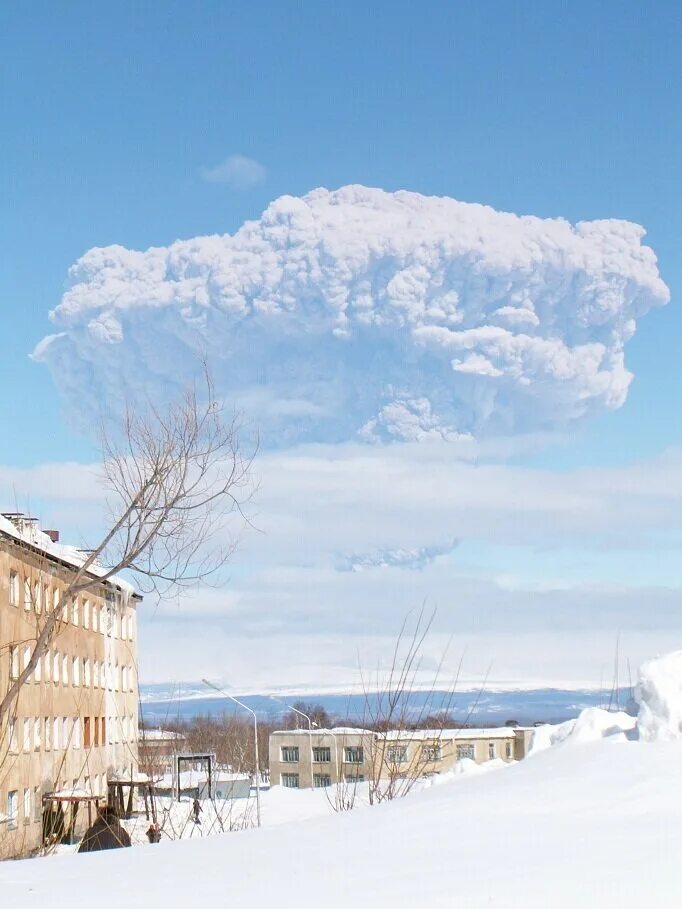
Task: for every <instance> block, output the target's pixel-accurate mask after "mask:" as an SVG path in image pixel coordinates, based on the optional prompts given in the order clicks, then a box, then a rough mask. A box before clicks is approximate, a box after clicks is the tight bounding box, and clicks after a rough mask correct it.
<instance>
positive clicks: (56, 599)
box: [52, 587, 59, 611]
mask: <svg viewBox="0 0 682 909" xmlns="http://www.w3.org/2000/svg"><path fill="white" fill-rule="evenodd" d="M58 608H59V588H58V587H55V589H54V590H53V591H52V609H53V611H56V610H57V609H58Z"/></svg>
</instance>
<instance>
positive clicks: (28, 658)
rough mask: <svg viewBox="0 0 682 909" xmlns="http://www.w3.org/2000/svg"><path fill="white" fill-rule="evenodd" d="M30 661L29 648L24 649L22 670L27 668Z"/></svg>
mask: <svg viewBox="0 0 682 909" xmlns="http://www.w3.org/2000/svg"><path fill="white" fill-rule="evenodd" d="M30 659H31V648H30V647H24V669H26V667H27V666H28V661H29V660H30Z"/></svg>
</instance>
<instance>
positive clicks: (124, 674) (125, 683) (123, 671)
mask: <svg viewBox="0 0 682 909" xmlns="http://www.w3.org/2000/svg"><path fill="white" fill-rule="evenodd" d="M127 690H128V667H127V666H124V667H123V668H122V669H121V691H127Z"/></svg>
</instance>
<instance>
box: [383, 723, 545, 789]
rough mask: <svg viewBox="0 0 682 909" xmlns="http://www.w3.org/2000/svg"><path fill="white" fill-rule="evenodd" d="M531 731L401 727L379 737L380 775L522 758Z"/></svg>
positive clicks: (441, 770) (425, 773)
mask: <svg viewBox="0 0 682 909" xmlns="http://www.w3.org/2000/svg"><path fill="white" fill-rule="evenodd" d="M530 734H532V733H530V731H529V730H528V729H525V728H521V727H511V726H495V727H493V728H489V729H475V728H469V729H401V730H399V731H388V732H386V733H385V734H382V735H380V736H377V742H376V745H375V763H376V765H377V766H378V767H380V770H379V774H378V775H379V777H380V778H386V777H389V776H392V775H394V774H396V773H400V774H404V775H405V776H410V775H419V776H428V775H429V774H434V773H444V772H445V771H448V770H452V769H453V768H454V766H455V764H456V763H457V762H458V761H462V760H471V761H475V762H476V763H477V764H483V763H485V762H486V761H494V760H501V761H506V762H510V761H518V760H521V759H522V758H524V757H525V756H526V753H527V750H528V747H529V742H530V737H529V736H530Z"/></svg>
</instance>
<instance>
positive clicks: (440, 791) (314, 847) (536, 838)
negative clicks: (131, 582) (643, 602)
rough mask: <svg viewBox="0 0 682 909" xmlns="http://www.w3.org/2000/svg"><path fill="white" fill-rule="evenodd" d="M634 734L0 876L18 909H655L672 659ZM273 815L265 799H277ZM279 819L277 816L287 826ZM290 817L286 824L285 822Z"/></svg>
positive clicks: (659, 890) (574, 726) (661, 890)
mask: <svg viewBox="0 0 682 909" xmlns="http://www.w3.org/2000/svg"><path fill="white" fill-rule="evenodd" d="M639 697H640V700H641V701H642V703H641V706H640V718H639V721H638V723H636V722H635V720H634V718H632V717H630V716H628V715H626V714H607V713H605V712H604V711H600V710H597V709H596V708H595V709H590V710H589V711H586V712H585V713H583V714H582V715H581V717H580V718H579V720H578V721H576V722H570V723H567V724H562V726H561V727H554V728H552V729H544V730H542V732H541V733H539V734H538V739H537V747H536V749H535V750H534V753H533V754H532V755H531V756H530V757H529V758H527V759H526V760H525V761H522V762H520V763H518V764H514V765H511V766H510V767H508V768H507V769H505V770H504V771H500V772H493V773H473V772H472V773H464V774H459V775H452V776H451V777H450V778H449V779H447V780H443V781H441V783H440V785H431V786H429V787H427V788H425V789H422V790H421V791H419V792H416V793H413V794H412V795H410V796H409V797H407V798H405V799H402V800H399V801H395V802H392V803H389V804H383V805H381V806H378V807H373V808H364V809H362V810H357V811H352V812H347V813H342V814H335V813H333V812H327V813H325V814H323V815H320V816H310V815H309V814H308V816H307V819H304V818H305V817H306V815H307V813H308V811H309V810H310V813H311V814H314V813H315V811H314V810H312V809H310V808H309V807H307V806H310V805H312V799H314V798H317V796H319V795H321V796H323V797H324V793H309V792H308V793H305V792H287V793H284V792H283V791H282V790H276V789H273V790H272V793H271V794H272V796H273V799H275V800H277V799H281V800H283V801H286V802H287V804H288V805H293V804H295V802H294V801H291V800H293V799H300V800H301V801H300V802H299V803H298V804H300V805H303V806H304V808H303V810H301V812H300V822H298V823H283V824H281V825H280V826H277V825H275V826H268V825H266V826H265V827H264V829H261V830H253V829H251V830H245V831H242V832H238V833H231V834H226V835H224V836H214V837H209V838H204V839H201V840H199V839H195V838H192V839H191V840H190V841H188V842H168V843H162V844H160V845H155V846H149V845H147V846H144V847H141V848H137V849H126V850H119V851H116V852H111V853H108V854H107V853H100V854H91V855H83V856H80V855H79V856H59V857H56V858H54V859H52V860H49V861H41V860H32V861H25V862H15V863H5V864H4V865H2V866H0V892H1V893H2V895H3V901H4V903H5V904H6V905H9V906H12V907H13V909H25V907H30V909H43V907H54V909H61V907H64V909H66V907H69V909H74V907H76V909H77V907H81V906H83V907H85V906H91V905H92V904H93V897H96V899H95V903H96V905H97V906H98V909H110V907H111V909H113V907H119V906H121V905H125V906H127V907H130V909H137V907H143V906H144V907H147V906H149V905H160V906H163V907H164V909H175V907H180V906H182V907H184V906H186V905H188V904H191V905H193V906H200V905H202V904H203V905H209V906H239V907H241V906H246V905H255V906H266V905H270V904H273V905H277V907H278V909H289V907H294V906H295V907H296V909H308V907H310V909H312V907H315V909H320V907H321V906H322V907H324V909H341V907H344V909H346V907H348V906H350V905H352V906H356V907H357V906H361V907H365V906H367V907H369V906H372V907H374V909H377V907H379V909H383V907H392V909H395V907H408V906H409V907H426V906H428V907H429V909H434V907H436V909H438V907H443V909H444V907H449V909H450V907H459V906H462V907H467V909H483V907H486V909H489V907H504V909H515V907H518V909H521V907H523V909H547V907H550V906H551V907H552V909H577V907H580V909H583V907H588V909H611V907H614V909H615V907H618V909H635V907H637V909H642V907H648V906H652V907H653V906H655V907H657V909H666V907H673V906H677V905H678V903H679V901H680V899H681V898H682V875H680V870H679V869H680V866H681V862H680V860H681V857H682V785H680V780H681V779H682V740H681V739H680V734H681V731H680V720H679V716H680V714H679V703H678V702H680V700H681V699H682V654H674V655H671V656H670V657H668V658H665V659H663V660H659V661H655V662H652V663H649V664H647V665H646V666H645V667H643V671H642V676H641V681H640V685H639ZM273 805H274V802H273ZM287 813H288V809H287V810H284V808H282V810H281V816H286V815H287ZM293 814H294V811H293V810H292V811H291V816H290V817H289V819H290V820H293Z"/></svg>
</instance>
